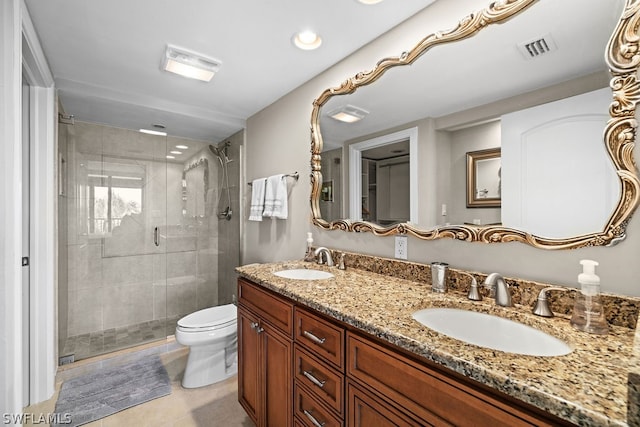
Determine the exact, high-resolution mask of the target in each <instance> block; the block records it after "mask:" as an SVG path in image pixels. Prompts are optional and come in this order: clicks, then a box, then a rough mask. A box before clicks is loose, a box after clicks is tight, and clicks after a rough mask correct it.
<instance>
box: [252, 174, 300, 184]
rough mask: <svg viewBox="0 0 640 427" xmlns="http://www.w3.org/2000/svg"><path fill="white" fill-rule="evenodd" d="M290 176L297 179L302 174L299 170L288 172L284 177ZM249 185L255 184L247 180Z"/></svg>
mask: <svg viewBox="0 0 640 427" xmlns="http://www.w3.org/2000/svg"><path fill="white" fill-rule="evenodd" d="M286 177H290V178H293V179H295V180H296V181H297V180H298V179H299V178H300V174H299V173H298V172H294V173H288V174H285V175H284V176H283V178H286ZM247 185H253V182H247Z"/></svg>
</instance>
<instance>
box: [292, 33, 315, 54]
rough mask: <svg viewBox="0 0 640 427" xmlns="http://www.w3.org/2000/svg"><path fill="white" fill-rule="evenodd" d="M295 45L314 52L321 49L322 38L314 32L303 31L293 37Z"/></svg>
mask: <svg viewBox="0 0 640 427" xmlns="http://www.w3.org/2000/svg"><path fill="white" fill-rule="evenodd" d="M293 44H294V45H296V47H298V48H300V49H302V50H313V49H317V48H319V47H320V45H321V44H322V38H320V36H319V35H317V34H316V33H314V32H313V31H301V32H299V33H296V34H295V35H294V36H293Z"/></svg>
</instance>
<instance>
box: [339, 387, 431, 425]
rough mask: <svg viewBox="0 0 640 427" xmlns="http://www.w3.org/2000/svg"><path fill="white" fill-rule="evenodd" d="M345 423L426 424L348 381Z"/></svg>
mask: <svg viewBox="0 0 640 427" xmlns="http://www.w3.org/2000/svg"><path fill="white" fill-rule="evenodd" d="M347 425H348V426H349V427H396V426H397V427H419V426H423V425H426V424H423V423H418V422H416V421H414V420H412V419H410V418H408V417H407V416H405V415H404V414H402V413H401V412H399V411H398V410H397V409H395V408H393V407H392V406H391V405H389V404H388V403H386V402H384V401H382V400H380V399H378V398H377V397H374V396H373V395H371V394H369V393H367V392H365V391H363V390H361V389H360V388H358V387H356V386H355V385H354V384H352V383H350V382H349V383H347ZM429 425H430V424H429Z"/></svg>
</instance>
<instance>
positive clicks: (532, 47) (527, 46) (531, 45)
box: [518, 34, 558, 59]
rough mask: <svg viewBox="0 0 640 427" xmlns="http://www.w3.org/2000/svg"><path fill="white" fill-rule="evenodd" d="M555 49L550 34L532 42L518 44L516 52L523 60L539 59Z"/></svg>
mask: <svg viewBox="0 0 640 427" xmlns="http://www.w3.org/2000/svg"><path fill="white" fill-rule="evenodd" d="M557 49H558V47H557V46H556V42H555V41H554V40H553V38H552V37H551V34H545V35H544V36H542V37H538V38H536V39H534V40H531V41H528V42H524V43H519V44H518V50H519V51H520V53H522V56H524V57H525V59H533V58H539V57H541V56H543V55H545V54H547V53H549V52H552V51H554V50H557Z"/></svg>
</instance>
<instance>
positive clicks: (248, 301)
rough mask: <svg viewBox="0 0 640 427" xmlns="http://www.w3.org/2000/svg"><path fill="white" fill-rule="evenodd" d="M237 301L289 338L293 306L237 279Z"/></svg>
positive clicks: (291, 330) (291, 329)
mask: <svg viewBox="0 0 640 427" xmlns="http://www.w3.org/2000/svg"><path fill="white" fill-rule="evenodd" d="M238 301H239V303H240V304H241V305H244V306H246V307H249V308H250V309H252V310H253V311H254V312H255V313H256V314H258V315H259V316H260V317H262V318H263V319H264V320H266V321H267V322H269V323H271V325H273V326H275V327H276V328H278V329H280V330H281V331H282V332H284V333H285V334H287V336H289V337H291V336H292V334H293V304H292V303H290V302H288V301H285V300H284V299H282V298H281V297H278V296H276V295H273V294H271V293H270V292H268V291H266V290H264V289H262V288H260V287H259V286H258V285H255V284H253V283H251V282H248V281H246V280H244V279H238Z"/></svg>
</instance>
